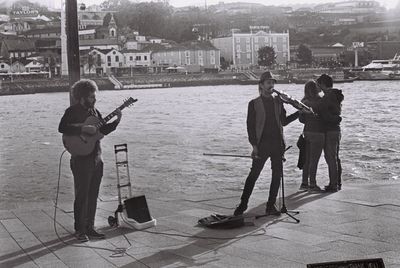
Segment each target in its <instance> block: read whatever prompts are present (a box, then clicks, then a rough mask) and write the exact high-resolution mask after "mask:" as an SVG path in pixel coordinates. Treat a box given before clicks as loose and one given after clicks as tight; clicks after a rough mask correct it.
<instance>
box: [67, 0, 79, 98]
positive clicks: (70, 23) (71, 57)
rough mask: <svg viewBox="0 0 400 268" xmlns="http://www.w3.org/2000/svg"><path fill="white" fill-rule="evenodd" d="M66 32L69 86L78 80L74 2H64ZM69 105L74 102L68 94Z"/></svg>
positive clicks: (76, 22)
mask: <svg viewBox="0 0 400 268" xmlns="http://www.w3.org/2000/svg"><path fill="white" fill-rule="evenodd" d="M65 10H66V11H65V13H66V19H67V21H66V32H67V56H68V74H69V86H70V87H71V86H72V85H73V84H74V83H75V82H76V81H79V80H80V62H79V36H78V7H77V1H76V0H66V5H65ZM69 99H70V104H71V105H72V104H75V100H74V98H73V97H72V95H71V92H70V97H69Z"/></svg>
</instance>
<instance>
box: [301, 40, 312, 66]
mask: <svg viewBox="0 0 400 268" xmlns="http://www.w3.org/2000/svg"><path fill="white" fill-rule="evenodd" d="M297 59H298V63H300V64H311V63H312V52H311V49H309V48H308V46H306V45H304V44H300V45H299V47H298V48H297Z"/></svg>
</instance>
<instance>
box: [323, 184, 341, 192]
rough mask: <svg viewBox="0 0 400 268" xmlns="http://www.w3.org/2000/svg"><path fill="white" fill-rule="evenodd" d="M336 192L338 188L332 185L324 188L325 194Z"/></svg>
mask: <svg viewBox="0 0 400 268" xmlns="http://www.w3.org/2000/svg"><path fill="white" fill-rule="evenodd" d="M337 191H338V187H337V186H336V187H335V186H332V185H326V186H325V192H332V193H334V192H337Z"/></svg>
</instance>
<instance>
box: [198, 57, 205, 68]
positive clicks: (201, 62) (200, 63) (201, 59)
mask: <svg viewBox="0 0 400 268" xmlns="http://www.w3.org/2000/svg"><path fill="white" fill-rule="evenodd" d="M199 65H200V66H203V65H204V64H203V58H199Z"/></svg>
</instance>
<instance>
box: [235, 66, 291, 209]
mask: <svg viewBox="0 0 400 268" xmlns="http://www.w3.org/2000/svg"><path fill="white" fill-rule="evenodd" d="M275 83H276V80H275V79H274V78H273V77H272V74H271V73H270V72H265V73H263V74H262V75H261V77H260V81H259V84H258V86H259V88H258V90H259V93H260V96H259V97H257V98H255V99H253V100H251V101H250V102H249V106H248V112H247V133H248V137H249V142H250V144H251V145H252V146H253V151H252V153H251V157H252V158H253V161H252V166H251V169H250V173H249V175H248V177H247V179H246V183H245V186H244V189H243V193H242V196H241V202H240V204H239V205H238V206H237V207H236V209H235V211H234V215H235V216H238V215H242V214H243V212H245V211H246V209H247V204H248V201H249V198H250V195H251V193H252V191H253V188H254V185H255V183H256V181H257V179H258V177H259V175H260V173H261V171H262V169H263V167H264V164H265V162H266V161H267V160H268V158H270V159H271V169H272V180H271V186H270V188H269V198H268V202H267V205H266V209H265V213H266V214H267V215H277V216H278V215H280V211H279V210H278V209H277V208H276V206H275V202H276V197H277V195H278V191H279V186H280V180H281V176H282V160H283V153H284V150H285V142H284V137H283V126H286V125H288V124H289V123H290V122H292V121H294V120H296V119H297V118H298V116H299V113H298V112H295V113H294V114H292V115H290V116H288V117H287V116H286V110H285V108H284V107H283V102H282V100H281V98H280V97H279V96H278V95H275V94H274V95H273V94H272V93H273V88H274V85H275Z"/></svg>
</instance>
